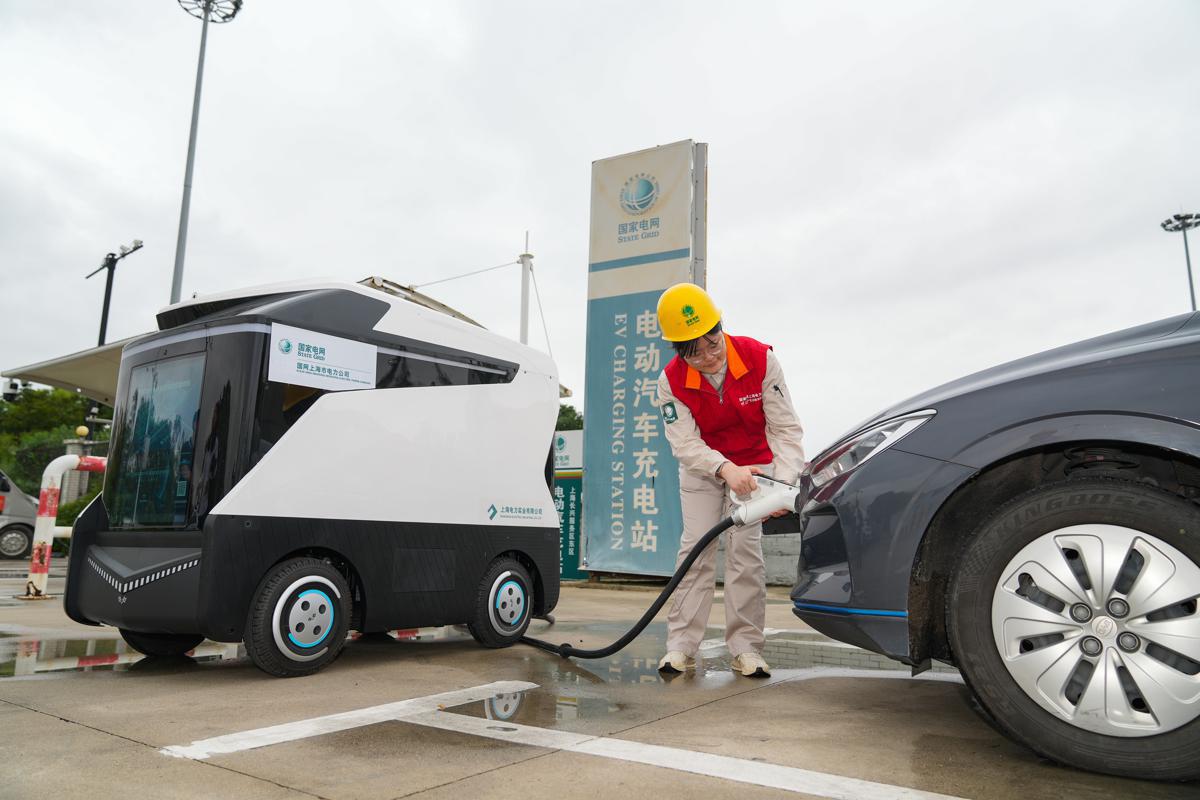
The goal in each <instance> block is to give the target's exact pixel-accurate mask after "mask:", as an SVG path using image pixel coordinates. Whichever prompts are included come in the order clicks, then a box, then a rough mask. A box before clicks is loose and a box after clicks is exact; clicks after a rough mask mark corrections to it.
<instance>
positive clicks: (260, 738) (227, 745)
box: [158, 681, 537, 761]
mask: <svg viewBox="0 0 1200 800" xmlns="http://www.w3.org/2000/svg"><path fill="white" fill-rule="evenodd" d="M536 688H537V684H536V683H528V682H527V681H496V682H495V683H486V684H484V685H482V686H473V687H471V688H470V689H459V690H457V691H453V692H442V693H441V694H431V695H428V696H426V697H414V698H412V699H411V700H400V701H398V702H395V703H385V704H384V705H381V706H371V707H370V708H360V709H357V710H355V711H345V712H342V713H341V714H330V715H328V716H325V717H313V718H312V719H302V720H300V721H299V722H288V723H284V724H283V725H272V726H270V727H269V728H256V729H254V730H250V731H241V732H240V733H229V734H226V735H225V736H216V737H214V738H212V739H201V740H199V741H196V742H192V743H191V744H189V745H182V744H180V745H172V746H170V747H164V748H163V749H162V750H159V751H158V752H160V753H162V754H163V755H168V756H175V757H177V758H191V759H194V760H197V761H199V760H202V759H205V758H208V757H209V756H215V755H223V754H225V753H240V752H241V751H243V750H253V749H254V748H256V747H266V746H267V745H272V744H281V743H282V742H294V741H296V740H297V739H307V738H309V737H311V736H320V735H321V734H323V733H334V732H336V731H344V730H349V729H350V728H359V727H361V726H363V725H374V724H375V723H377V722H388V721H391V720H397V719H404V718H405V717H408V716H411V715H414V714H423V713H426V712H429V711H437V710H438V709H439V708H446V707H449V706H459V705H462V704H463V703H472V702H475V701H476V700H488V699H490V698H492V697H495V696H496V695H498V694H506V693H509V692H523V691H525V690H526V689H536Z"/></svg>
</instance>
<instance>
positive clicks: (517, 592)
mask: <svg viewBox="0 0 1200 800" xmlns="http://www.w3.org/2000/svg"><path fill="white" fill-rule="evenodd" d="M532 586H533V581H531V580H530V579H529V572H528V571H527V570H526V569H525V567H523V566H522V565H521V562H519V561H517V560H516V559H515V558H510V557H508V556H503V557H501V558H498V559H496V560H495V561H493V562H492V565H491V566H490V567H488V570H487V572H486V573H484V576H483V580H481V581H480V582H479V592H478V597H477V598H476V600H475V612H474V616H473V617H472V619H471V621H470V622H468V623H467V629H468V630H470V631H471V635H472V636H474V637H475V641H477V642H479V643H480V644H481V645H483V646H484V647H508V646H509V645H511V644H516V643H517V642H519V641H520V640H521V637H522V636H524V635H525V629H526V628H528V627H529V619H530V616H529V615H530V614H532V613H533V591H532V588H531V587H532Z"/></svg>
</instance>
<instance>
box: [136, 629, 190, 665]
mask: <svg viewBox="0 0 1200 800" xmlns="http://www.w3.org/2000/svg"><path fill="white" fill-rule="evenodd" d="M121 638H122V639H124V640H125V642H126V644H128V645H129V646H130V647H132V648H133V649H134V650H137V651H138V652H139V653H142V654H143V655H147V656H152V657H159V658H172V657H174V656H181V655H183V654H184V653H186V652H188V651H189V650H192V649H193V648H195V647H196V645H198V644H200V643H201V642H203V641H204V637H203V636H201V635H200V634H198V633H138V632H137V631H127V630H125V629H124V628H121Z"/></svg>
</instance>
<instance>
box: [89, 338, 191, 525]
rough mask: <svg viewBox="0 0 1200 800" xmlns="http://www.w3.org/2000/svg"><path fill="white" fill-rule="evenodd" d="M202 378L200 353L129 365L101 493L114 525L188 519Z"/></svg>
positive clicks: (150, 523)
mask: <svg viewBox="0 0 1200 800" xmlns="http://www.w3.org/2000/svg"><path fill="white" fill-rule="evenodd" d="M203 378H204V355H203V354H196V355H187V356H181V357H179V358H171V359H167V360H165V361H157V362H153V363H150V364H145V365H143V366H140V367H134V368H133V369H132V370H130V373H129V390H128V392H127V393H126V394H125V398H124V400H125V402H124V403H123V404H121V407H120V409H119V416H118V418H117V420H116V428H117V439H116V441H115V442H114V444H113V448H112V455H113V459H112V462H111V463H110V470H109V475H108V478H109V480H108V482H107V483H106V485H105V492H104V495H105V505H106V506H107V507H108V513H109V519H110V521H111V523H112V525H113V526H114V527H139V526H147V525H154V526H160V527H161V526H178V525H183V524H184V523H185V522H186V521H187V515H188V513H187V512H188V499H189V497H190V494H191V484H192V461H193V455H194V451H195V447H196V423H197V420H198V416H199V411H200V387H201V384H202V382H203Z"/></svg>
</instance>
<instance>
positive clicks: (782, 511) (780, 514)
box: [771, 508, 792, 517]
mask: <svg viewBox="0 0 1200 800" xmlns="http://www.w3.org/2000/svg"><path fill="white" fill-rule="evenodd" d="M790 513H792V512H791V510H790V509H787V508H781V509H779V510H778V511H775V512H773V513H772V514H771V516H772V517H786V516H787V515H788V514H790Z"/></svg>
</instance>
